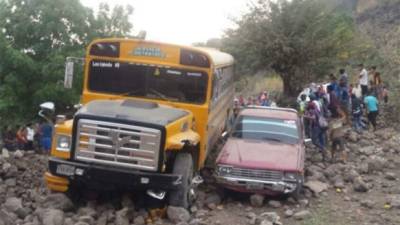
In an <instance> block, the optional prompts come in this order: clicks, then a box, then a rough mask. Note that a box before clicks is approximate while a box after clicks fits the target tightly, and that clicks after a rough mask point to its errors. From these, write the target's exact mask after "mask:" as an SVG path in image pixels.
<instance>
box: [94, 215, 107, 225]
mask: <svg viewBox="0 0 400 225" xmlns="http://www.w3.org/2000/svg"><path fill="white" fill-rule="evenodd" d="M107 220H108V215H107V213H103V214H101V215H100V217H99V218H98V219H97V222H96V225H107Z"/></svg>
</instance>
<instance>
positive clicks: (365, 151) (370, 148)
mask: <svg viewBox="0 0 400 225" xmlns="http://www.w3.org/2000/svg"><path fill="white" fill-rule="evenodd" d="M362 141H365V140H362ZM360 144H361V141H360ZM374 152H375V146H373V145H370V143H369V142H368V143H367V146H366V147H363V148H360V149H359V153H360V154H363V155H366V156H370V155H372V154H374Z"/></svg>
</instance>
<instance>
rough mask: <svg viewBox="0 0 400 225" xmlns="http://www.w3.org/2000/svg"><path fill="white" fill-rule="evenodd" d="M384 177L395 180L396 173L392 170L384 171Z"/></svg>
mask: <svg viewBox="0 0 400 225" xmlns="http://www.w3.org/2000/svg"><path fill="white" fill-rule="evenodd" d="M385 178H386V179H387V180H396V174H395V173H392V172H386V173H385Z"/></svg>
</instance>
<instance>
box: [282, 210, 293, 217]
mask: <svg viewBox="0 0 400 225" xmlns="http://www.w3.org/2000/svg"><path fill="white" fill-rule="evenodd" d="M284 214H285V217H292V216H293V215H294V212H293V210H290V209H287V210H285V212H284Z"/></svg>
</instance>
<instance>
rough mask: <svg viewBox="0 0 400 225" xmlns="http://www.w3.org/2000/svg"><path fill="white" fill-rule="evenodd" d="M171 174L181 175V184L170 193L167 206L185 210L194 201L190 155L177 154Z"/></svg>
mask: <svg viewBox="0 0 400 225" xmlns="http://www.w3.org/2000/svg"><path fill="white" fill-rule="evenodd" d="M172 173H173V174H176V175H182V183H181V185H180V187H179V188H178V189H177V190H173V191H171V192H170V194H169V204H170V205H172V206H178V207H183V208H186V209H187V208H189V206H190V205H191V204H192V203H193V201H194V191H193V186H192V179H193V159H192V155H190V154H189V153H181V154H178V155H177V156H176V158H175V162H174V167H173V169H172Z"/></svg>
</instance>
